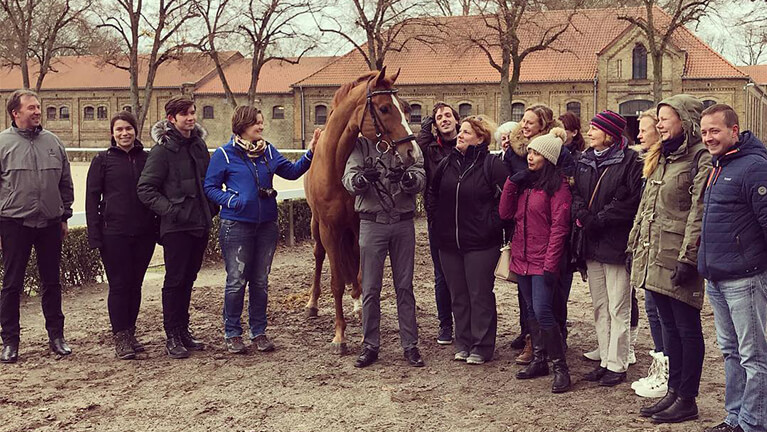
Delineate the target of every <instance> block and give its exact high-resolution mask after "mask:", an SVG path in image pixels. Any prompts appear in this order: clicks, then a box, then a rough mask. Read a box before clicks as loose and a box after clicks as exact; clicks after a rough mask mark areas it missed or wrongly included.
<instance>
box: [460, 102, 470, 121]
mask: <svg viewBox="0 0 767 432" xmlns="http://www.w3.org/2000/svg"><path fill="white" fill-rule="evenodd" d="M458 115H459V116H461V118H464V117H468V116H470V115H471V104H470V103H462V104H460V105H458Z"/></svg>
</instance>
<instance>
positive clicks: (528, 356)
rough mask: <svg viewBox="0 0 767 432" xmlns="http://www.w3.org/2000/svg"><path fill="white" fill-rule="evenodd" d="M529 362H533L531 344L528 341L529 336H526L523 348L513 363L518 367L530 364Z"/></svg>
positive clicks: (529, 340)
mask: <svg viewBox="0 0 767 432" xmlns="http://www.w3.org/2000/svg"><path fill="white" fill-rule="evenodd" d="M531 361H533V342H532V341H531V339H530V335H527V336H525V347H524V348H523V349H522V352H521V353H520V354H519V355H518V356H517V358H516V360H514V362H515V363H516V364H518V365H526V364H530V362H531Z"/></svg>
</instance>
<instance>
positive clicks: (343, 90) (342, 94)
mask: <svg viewBox="0 0 767 432" xmlns="http://www.w3.org/2000/svg"><path fill="white" fill-rule="evenodd" d="M376 75H378V71H371V72H368V73H366V74H365V75H362V76H361V77H359V78H357V79H356V80H354V81H352V82H348V83H346V84H344V85H342V86H341V87H340V88H339V89H338V90H336V93H335V94H334V95H333V102H331V104H330V110H331V111H332V110H333V109H335V108H336V107H337V106H338V104H339V103H340V102H341V101H342V100H344V98H346V96H348V95H349V92H350V91H352V89H353V88H354V87H357V86H358V85H360V84H362V83H364V82H367V81H370V79H371V78H373V77H374V76H376Z"/></svg>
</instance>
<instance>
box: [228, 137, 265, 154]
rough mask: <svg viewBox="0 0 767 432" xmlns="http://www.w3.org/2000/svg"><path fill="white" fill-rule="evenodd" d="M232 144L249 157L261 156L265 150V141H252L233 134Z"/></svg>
mask: <svg viewBox="0 0 767 432" xmlns="http://www.w3.org/2000/svg"><path fill="white" fill-rule="evenodd" d="M234 144H235V145H236V146H238V147H240V148H241V149H243V150H244V151H245V153H247V155H248V157H249V158H250V159H256V158H258V157H261V156H262V155H263V154H264V150H266V141H264V140H258V141H256V142H255V143H253V142H251V141H248V140H246V139H244V138H242V137H241V136H239V135H235V136H234Z"/></svg>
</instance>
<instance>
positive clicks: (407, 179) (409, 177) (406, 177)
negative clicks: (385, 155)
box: [402, 171, 417, 188]
mask: <svg viewBox="0 0 767 432" xmlns="http://www.w3.org/2000/svg"><path fill="white" fill-rule="evenodd" d="M416 182H417V179H416V176H415V174H413V173H412V172H410V171H405V174H403V175H402V186H403V187H406V188H411V187H413V186H415V184H416Z"/></svg>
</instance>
